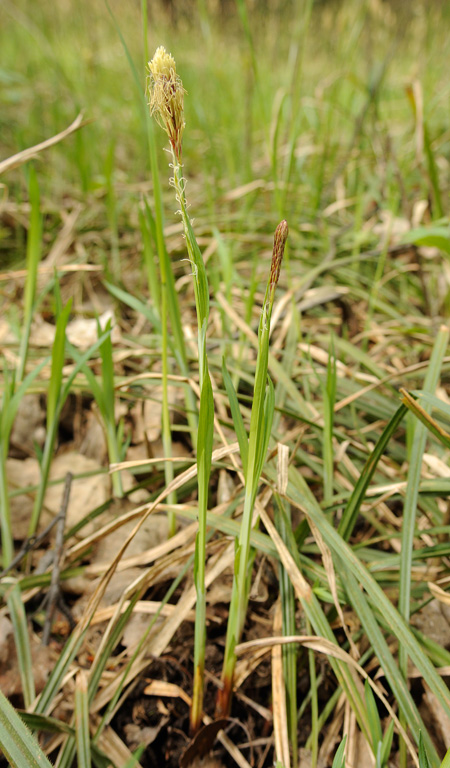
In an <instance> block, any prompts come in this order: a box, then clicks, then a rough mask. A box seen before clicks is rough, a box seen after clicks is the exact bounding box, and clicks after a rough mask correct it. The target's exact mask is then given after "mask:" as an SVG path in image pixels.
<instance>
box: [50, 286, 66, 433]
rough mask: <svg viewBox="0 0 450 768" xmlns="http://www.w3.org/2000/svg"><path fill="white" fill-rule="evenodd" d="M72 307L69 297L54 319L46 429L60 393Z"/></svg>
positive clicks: (54, 413)
mask: <svg viewBox="0 0 450 768" xmlns="http://www.w3.org/2000/svg"><path fill="white" fill-rule="evenodd" d="M71 309H72V300H71V299H70V300H69V301H68V302H67V304H66V306H65V307H64V309H63V311H62V312H61V314H60V315H59V317H58V319H57V321H56V332H55V340H54V342H53V347H52V369H51V374H50V382H49V387H48V392H47V430H50V429H51V427H52V424H53V422H54V420H55V416H56V409H57V406H58V400H59V397H60V394H61V382H62V369H63V366H64V360H65V354H64V353H65V348H66V326H67V322H68V320H69V315H70V311H71Z"/></svg>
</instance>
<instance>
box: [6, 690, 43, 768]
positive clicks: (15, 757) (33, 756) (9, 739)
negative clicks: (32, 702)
mask: <svg viewBox="0 0 450 768" xmlns="http://www.w3.org/2000/svg"><path fill="white" fill-rule="evenodd" d="M0 748H1V750H2V752H3V754H4V755H5V757H6V758H7V760H8V762H9V764H10V765H11V766H12V767H13V768H51V763H50V761H49V760H47V757H46V756H45V754H44V752H43V751H42V749H41V748H40V746H39V744H38V743H37V741H36V739H35V738H34V736H33V735H32V733H31V731H29V730H28V728H27V726H26V725H25V723H24V722H23V720H22V719H21V718H20V717H19V715H18V714H17V712H16V710H15V709H14V707H13V706H12V705H11V704H10V703H9V701H8V699H7V698H6V696H4V695H3V693H2V692H1V690H0Z"/></svg>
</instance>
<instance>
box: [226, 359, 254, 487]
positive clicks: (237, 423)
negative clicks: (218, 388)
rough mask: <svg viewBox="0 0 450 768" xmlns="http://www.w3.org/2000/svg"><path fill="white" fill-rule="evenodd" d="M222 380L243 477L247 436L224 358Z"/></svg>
mask: <svg viewBox="0 0 450 768" xmlns="http://www.w3.org/2000/svg"><path fill="white" fill-rule="evenodd" d="M222 378H223V383H224V385H225V389H226V391H227V395H228V402H229V405H230V410H231V416H232V418H233V424H234V431H235V432H236V437H237V439H238V443H239V451H240V454H241V461H242V470H243V472H244V477H246V474H247V462H248V435H247V430H246V429H245V425H244V420H243V418H242V414H241V410H240V408H239V402H238V399H237V395H236V390H235V388H234V384H233V382H232V379H231V376H230V374H229V373H228V370H227V366H226V363H225V358H223V360H222Z"/></svg>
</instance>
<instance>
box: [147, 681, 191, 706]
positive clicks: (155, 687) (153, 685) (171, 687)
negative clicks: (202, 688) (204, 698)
mask: <svg viewBox="0 0 450 768" xmlns="http://www.w3.org/2000/svg"><path fill="white" fill-rule="evenodd" d="M143 693H145V694H146V695H147V696H167V697H169V698H171V699H182V700H183V701H184V702H185V703H186V704H187V705H188V707H190V706H191V697H190V696H188V694H187V693H186V692H185V691H183V689H182V688H180V686H179V685H175V683H166V682H165V681H164V680H152V681H151V682H150V683H149V684H148V685H146V686H145V688H144V691H143Z"/></svg>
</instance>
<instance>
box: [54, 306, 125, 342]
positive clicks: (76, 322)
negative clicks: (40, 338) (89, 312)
mask: <svg viewBox="0 0 450 768" xmlns="http://www.w3.org/2000/svg"><path fill="white" fill-rule="evenodd" d="M108 320H110V321H111V326H112V330H111V341H112V343H113V344H118V343H120V341H121V339H122V334H121V333H120V328H119V326H118V325H117V324H116V323H115V318H114V312H113V311H112V309H107V310H106V311H105V312H103V314H101V315H100V317H99V318H98V322H99V323H100V327H101V329H102V330H103V331H104V330H105V328H106V324H107V322H108ZM67 338H68V339H69V341H70V343H71V344H73V345H74V347H77V348H78V349H81V350H84V349H89V347H90V346H92V344H95V342H96V341H97V339H98V325H97V318H96V317H89V318H87V317H75V318H74V319H73V320H71V321H70V323H68V324H67Z"/></svg>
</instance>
